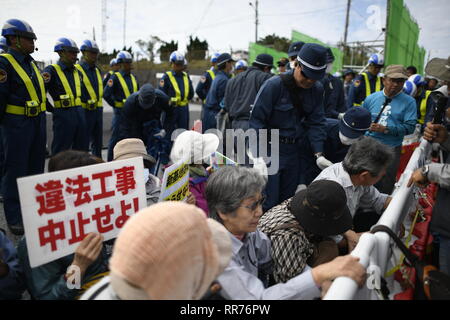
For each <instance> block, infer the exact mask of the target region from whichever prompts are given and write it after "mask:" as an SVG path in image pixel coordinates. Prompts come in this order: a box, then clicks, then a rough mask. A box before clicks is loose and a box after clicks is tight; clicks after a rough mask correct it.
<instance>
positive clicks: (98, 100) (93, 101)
mask: <svg viewBox="0 0 450 320" xmlns="http://www.w3.org/2000/svg"><path fill="white" fill-rule="evenodd" d="M75 67H76V68H77V69H78V70H80V72H81V74H82V75H83V83H84V85H85V86H86V89H87V91H88V93H89V97H90V99H89V101H88V102H87V103H83V102H82V103H81V106H82V107H83V108H85V109H88V110H95V108H97V107H98V108H99V107H102V106H103V101H102V98H103V82H102V75H101V74H100V71H99V70H98V68H95V71H96V74H97V83H98V97H97V94H96V93H95V90H94V86H93V85H92V83H91V80H89V77H88V75H87V74H86V72H85V71H84V69H83V67H82V66H81V65H79V64H76V65H75Z"/></svg>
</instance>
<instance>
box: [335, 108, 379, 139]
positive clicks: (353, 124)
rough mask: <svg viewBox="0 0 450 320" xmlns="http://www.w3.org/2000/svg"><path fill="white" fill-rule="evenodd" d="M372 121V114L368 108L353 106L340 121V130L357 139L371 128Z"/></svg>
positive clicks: (348, 136)
mask: <svg viewBox="0 0 450 320" xmlns="http://www.w3.org/2000/svg"><path fill="white" fill-rule="evenodd" d="M371 123H372V116H371V114H370V112H369V111H368V110H367V109H365V108H362V107H352V108H350V109H348V110H347V112H345V114H344V117H343V118H342V119H341V121H340V122H339V131H340V132H341V133H342V134H343V135H344V136H346V137H347V138H350V139H356V138H359V137H360V136H362V135H364V134H365V133H366V131H367V130H369V128H370V124H371Z"/></svg>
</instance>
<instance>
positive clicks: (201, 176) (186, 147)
mask: <svg viewBox="0 0 450 320" xmlns="http://www.w3.org/2000/svg"><path fill="white" fill-rule="evenodd" d="M219 142H220V141H219V138H218V137H217V136H216V135H215V134H212V133H205V134H201V133H198V132H196V131H184V132H183V133H181V134H180V135H179V136H178V137H177V138H176V139H175V142H174V144H173V148H172V152H171V154H170V159H171V160H172V162H174V163H176V162H185V161H186V162H187V163H188V164H189V192H190V193H191V194H192V195H193V196H194V198H195V205H196V206H197V207H199V208H200V209H202V210H203V211H204V212H205V213H206V215H207V216H208V205H207V203H206V197H205V188H206V182H207V181H208V177H209V172H208V171H207V170H206V166H207V163H206V161H207V160H209V157H210V156H211V154H212V153H213V152H214V151H216V150H217V147H218V146H219Z"/></svg>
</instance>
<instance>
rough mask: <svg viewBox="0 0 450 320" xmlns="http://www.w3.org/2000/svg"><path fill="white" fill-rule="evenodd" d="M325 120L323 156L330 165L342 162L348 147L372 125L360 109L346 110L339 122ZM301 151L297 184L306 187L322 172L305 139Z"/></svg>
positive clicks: (370, 120) (364, 111)
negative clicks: (325, 132) (325, 137)
mask: <svg viewBox="0 0 450 320" xmlns="http://www.w3.org/2000/svg"><path fill="white" fill-rule="evenodd" d="M326 120H327V127H326V131H327V139H326V140H325V142H324V145H323V154H324V157H325V158H327V159H328V160H330V161H331V162H332V163H336V162H341V161H342V160H344V157H345V155H346V154H347V151H348V149H349V148H350V145H351V144H352V143H354V142H355V141H356V140H357V139H358V138H359V137H361V136H363V135H364V134H365V133H366V131H367V130H369V128H370V124H371V123H372V117H371V115H370V112H369V111H367V110H366V109H364V108H360V107H352V108H350V109H348V110H347V111H346V112H345V114H344V116H343V117H342V118H341V119H340V120H337V119H330V118H326ZM302 150H307V151H305V152H302V153H301V154H300V159H301V168H302V169H301V176H300V181H299V182H300V184H305V185H308V184H310V183H311V182H312V181H313V180H314V179H315V178H316V177H317V176H318V175H319V174H320V172H321V171H322V170H321V169H320V168H319V167H318V166H317V163H316V158H315V157H314V155H313V152H312V148H311V144H310V142H309V139H308V138H307V137H306V138H305V139H304V140H303V142H302Z"/></svg>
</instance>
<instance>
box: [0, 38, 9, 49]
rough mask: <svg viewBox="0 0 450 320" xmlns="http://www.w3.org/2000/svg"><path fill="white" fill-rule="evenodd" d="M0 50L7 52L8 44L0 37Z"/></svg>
mask: <svg viewBox="0 0 450 320" xmlns="http://www.w3.org/2000/svg"><path fill="white" fill-rule="evenodd" d="M0 49H2V50H3V51H8V44H7V43H6V38H5V37H0Z"/></svg>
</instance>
